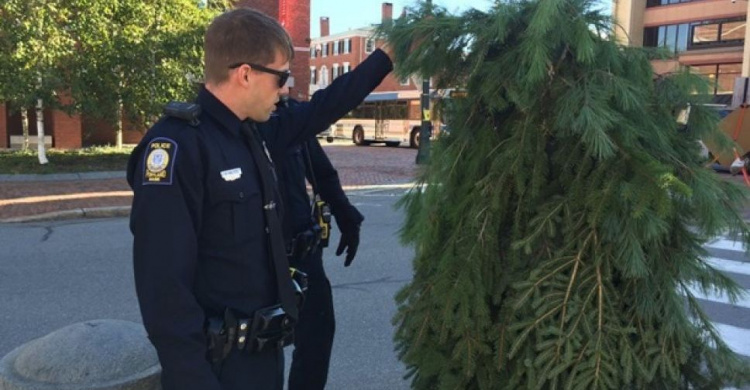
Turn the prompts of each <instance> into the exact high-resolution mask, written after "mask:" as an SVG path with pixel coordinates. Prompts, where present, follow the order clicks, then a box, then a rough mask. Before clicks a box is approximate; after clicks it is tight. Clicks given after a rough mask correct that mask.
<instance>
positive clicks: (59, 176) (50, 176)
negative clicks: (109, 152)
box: [0, 171, 125, 182]
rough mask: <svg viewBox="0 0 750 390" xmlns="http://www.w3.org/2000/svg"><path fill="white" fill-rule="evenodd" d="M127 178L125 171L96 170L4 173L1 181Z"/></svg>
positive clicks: (0, 176)
mask: <svg viewBox="0 0 750 390" xmlns="http://www.w3.org/2000/svg"><path fill="white" fill-rule="evenodd" d="M102 179H125V171H94V172H79V173H46V174H43V173H42V174H20V175H12V174H10V175H9V174H2V175H0V182H28V181H72V180H102Z"/></svg>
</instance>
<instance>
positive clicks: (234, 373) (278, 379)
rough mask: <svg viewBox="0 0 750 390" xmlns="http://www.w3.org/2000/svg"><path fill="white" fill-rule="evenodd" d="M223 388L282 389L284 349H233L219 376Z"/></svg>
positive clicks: (244, 389)
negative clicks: (257, 350)
mask: <svg viewBox="0 0 750 390" xmlns="http://www.w3.org/2000/svg"><path fill="white" fill-rule="evenodd" d="M219 381H220V382H221V388H222V389H223V390H282V389H283V388H284V351H283V350H281V349H279V350H274V351H265V352H256V353H248V352H246V351H238V350H236V349H235V350H233V351H232V352H231V353H230V354H229V356H227V358H226V360H224V364H223V365H222V368H221V375H220V376H219Z"/></svg>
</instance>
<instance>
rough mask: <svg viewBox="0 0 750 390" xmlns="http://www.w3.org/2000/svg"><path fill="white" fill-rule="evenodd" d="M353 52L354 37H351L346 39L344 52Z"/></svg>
mask: <svg viewBox="0 0 750 390" xmlns="http://www.w3.org/2000/svg"><path fill="white" fill-rule="evenodd" d="M351 52H352V39H351V38H349V39H347V40H346V41H344V53H347V54H348V53H351Z"/></svg>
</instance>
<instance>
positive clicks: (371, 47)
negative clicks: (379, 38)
mask: <svg viewBox="0 0 750 390" xmlns="http://www.w3.org/2000/svg"><path fill="white" fill-rule="evenodd" d="M373 51H375V39H373V38H367V42H365V53H367V54H369V53H372V52H373Z"/></svg>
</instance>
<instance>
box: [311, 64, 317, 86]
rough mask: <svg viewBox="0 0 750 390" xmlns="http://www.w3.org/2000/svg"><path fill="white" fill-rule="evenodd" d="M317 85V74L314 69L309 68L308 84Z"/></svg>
mask: <svg viewBox="0 0 750 390" xmlns="http://www.w3.org/2000/svg"><path fill="white" fill-rule="evenodd" d="M317 83H318V72H316V71H315V67H314V66H311V67H310V84H312V85H315V84H317Z"/></svg>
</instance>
